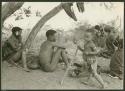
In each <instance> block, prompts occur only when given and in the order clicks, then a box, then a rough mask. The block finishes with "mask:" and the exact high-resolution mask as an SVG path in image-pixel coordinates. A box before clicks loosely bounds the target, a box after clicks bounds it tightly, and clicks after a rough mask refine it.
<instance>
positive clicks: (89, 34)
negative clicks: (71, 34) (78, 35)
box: [84, 29, 93, 42]
mask: <svg viewBox="0 0 125 91" xmlns="http://www.w3.org/2000/svg"><path fill="white" fill-rule="evenodd" d="M92 38H93V36H92V32H90V31H89V29H88V30H87V31H86V32H85V34H84V40H85V41H87V42H88V41H91V40H92Z"/></svg>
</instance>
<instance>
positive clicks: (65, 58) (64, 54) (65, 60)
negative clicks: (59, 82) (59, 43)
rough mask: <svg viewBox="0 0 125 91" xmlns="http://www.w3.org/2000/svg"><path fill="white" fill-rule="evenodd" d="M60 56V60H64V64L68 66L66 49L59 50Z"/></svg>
mask: <svg viewBox="0 0 125 91" xmlns="http://www.w3.org/2000/svg"><path fill="white" fill-rule="evenodd" d="M61 57H62V60H63V61H64V63H65V64H66V66H67V67H68V65H69V59H68V56H67V54H66V51H65V50H64V49H63V50H62V51H61Z"/></svg>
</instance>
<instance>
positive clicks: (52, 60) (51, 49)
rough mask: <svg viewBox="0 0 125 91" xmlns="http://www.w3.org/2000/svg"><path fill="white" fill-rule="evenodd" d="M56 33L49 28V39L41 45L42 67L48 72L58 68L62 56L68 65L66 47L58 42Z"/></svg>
mask: <svg viewBox="0 0 125 91" xmlns="http://www.w3.org/2000/svg"><path fill="white" fill-rule="evenodd" d="M55 34H56V31H54V30H48V31H47V32H46V36H47V40H46V41H45V42H43V43H42V45H41V47H40V54H39V58H40V62H39V63H40V68H41V69H43V70H44V71H46V72H53V71H54V70H56V68H57V64H58V62H59V60H60V58H62V60H63V61H64V62H65V64H66V65H68V57H67V55H66V52H65V47H64V45H62V44H61V45H60V44H59V43H56V36H55ZM55 48H56V49H55Z"/></svg>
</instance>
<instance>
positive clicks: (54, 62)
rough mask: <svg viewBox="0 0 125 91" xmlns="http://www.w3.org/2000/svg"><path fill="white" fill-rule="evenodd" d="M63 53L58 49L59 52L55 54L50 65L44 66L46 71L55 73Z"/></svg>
mask: <svg viewBox="0 0 125 91" xmlns="http://www.w3.org/2000/svg"><path fill="white" fill-rule="evenodd" d="M61 51H62V49H61V48H57V50H56V51H55V52H54V53H53V56H52V58H51V61H50V63H48V64H46V65H45V66H44V70H45V71H47V72H53V71H54V70H55V69H56V67H57V64H58V62H59V60H60V55H61Z"/></svg>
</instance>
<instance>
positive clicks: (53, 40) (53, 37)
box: [50, 33, 56, 42]
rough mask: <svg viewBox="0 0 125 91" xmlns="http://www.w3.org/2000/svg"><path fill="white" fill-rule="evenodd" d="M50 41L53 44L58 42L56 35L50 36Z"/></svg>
mask: <svg viewBox="0 0 125 91" xmlns="http://www.w3.org/2000/svg"><path fill="white" fill-rule="evenodd" d="M50 39H51V41H52V42H55V41H56V33H55V34H53V35H50Z"/></svg>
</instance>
